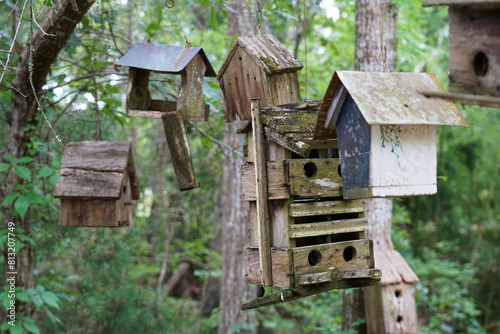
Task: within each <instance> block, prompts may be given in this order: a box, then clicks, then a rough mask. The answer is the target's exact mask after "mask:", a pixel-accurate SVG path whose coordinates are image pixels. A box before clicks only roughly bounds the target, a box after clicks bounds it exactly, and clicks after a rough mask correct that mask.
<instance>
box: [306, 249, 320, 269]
mask: <svg viewBox="0 0 500 334" xmlns="http://www.w3.org/2000/svg"><path fill="white" fill-rule="evenodd" d="M320 261H321V253H320V252H318V251H317V250H312V251H311V252H310V253H309V255H308V256H307V262H309V265H311V266H315V265H317V264H318V263H319V262H320Z"/></svg>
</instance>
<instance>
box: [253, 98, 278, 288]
mask: <svg viewBox="0 0 500 334" xmlns="http://www.w3.org/2000/svg"><path fill="white" fill-rule="evenodd" d="M260 110H261V107H260V99H252V104H251V118H252V128H253V138H254V146H253V148H254V152H253V153H254V154H253V155H254V158H255V164H254V167H255V186H256V202H257V229H258V236H259V261H260V270H261V284H262V285H273V277H272V264H271V251H270V247H271V227H270V219H269V211H268V206H267V164H266V142H265V139H264V129H263V127H264V125H263V124H262V115H261V113H260Z"/></svg>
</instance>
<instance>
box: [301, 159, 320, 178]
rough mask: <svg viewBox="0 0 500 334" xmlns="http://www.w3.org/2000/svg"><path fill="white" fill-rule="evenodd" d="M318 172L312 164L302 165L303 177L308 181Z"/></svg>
mask: <svg viewBox="0 0 500 334" xmlns="http://www.w3.org/2000/svg"><path fill="white" fill-rule="evenodd" d="M317 172H318V167H316V164H315V163H314V162H308V163H306V164H305V165H304V175H305V176H306V177H307V178H308V179H310V178H311V177H315V176H316V173H317Z"/></svg>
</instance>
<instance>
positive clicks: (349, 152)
mask: <svg viewBox="0 0 500 334" xmlns="http://www.w3.org/2000/svg"><path fill="white" fill-rule="evenodd" d="M420 90H425V91H442V88H441V86H440V85H439V83H438V82H437V80H436V78H435V76H434V75H433V74H426V73H379V72H352V71H337V72H335V74H334V76H333V78H332V81H331V82H330V85H329V87H328V90H327V92H326V94H325V98H324V100H323V103H322V105H321V108H320V111H319V115H318V123H317V125H316V129H315V134H314V138H315V139H317V140H318V139H327V138H329V137H331V136H332V135H336V136H337V140H338V148H339V156H340V169H339V173H340V175H341V176H342V183H343V197H344V199H359V198H369V197H400V196H416V195H430V194H435V193H436V191H437V188H436V126H437V125H450V126H468V124H467V122H466V121H465V119H464V118H463V117H462V115H461V114H460V112H459V111H458V109H457V108H456V107H455V105H454V104H453V103H451V102H447V101H443V100H437V99H427V98H425V97H424V96H423V95H420V94H419V93H418V91H420Z"/></svg>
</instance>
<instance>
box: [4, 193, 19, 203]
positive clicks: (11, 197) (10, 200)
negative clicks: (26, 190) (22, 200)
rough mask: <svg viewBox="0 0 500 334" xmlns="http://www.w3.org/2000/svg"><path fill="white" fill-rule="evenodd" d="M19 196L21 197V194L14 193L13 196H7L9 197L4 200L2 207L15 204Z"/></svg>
mask: <svg viewBox="0 0 500 334" xmlns="http://www.w3.org/2000/svg"><path fill="white" fill-rule="evenodd" d="M17 196H19V193H12V194H9V195H7V197H5V198H4V199H3V201H2V203H0V206H4V205H7V204H9V203H12V202H14V200H15V199H16V198H17Z"/></svg>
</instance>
